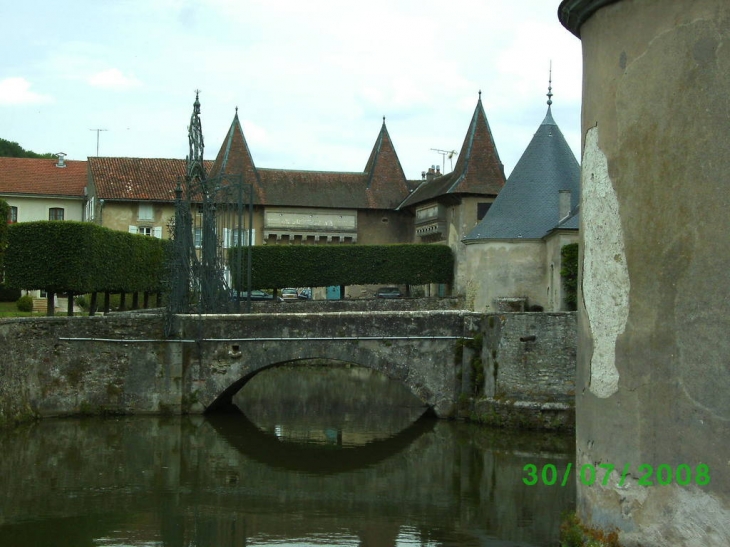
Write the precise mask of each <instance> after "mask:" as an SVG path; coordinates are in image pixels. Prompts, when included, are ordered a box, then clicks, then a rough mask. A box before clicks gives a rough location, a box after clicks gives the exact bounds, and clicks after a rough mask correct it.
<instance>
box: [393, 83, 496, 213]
mask: <svg viewBox="0 0 730 547" xmlns="http://www.w3.org/2000/svg"><path fill="white" fill-rule="evenodd" d="M504 183H505V180H504V166H503V165H502V162H501V161H500V159H499V154H498V153H497V147H496V145H495V144H494V138H493V136H492V130H491V129H490V128H489V122H488V121H487V115H486V114H485V112H484V107H483V106H482V95H481V91H480V92H479V100H478V101H477V106H476V108H475V109H474V114H473V115H472V118H471V122H470V123H469V129H468V130H467V132H466V137H464V143H463V144H462V145H461V152H459V157H458V159H457V161H456V166H455V167H454V170H453V171H452V172H451V173H447V174H445V175H443V176H441V177H437V178H434V179H432V180H430V181H425V182H422V183H421V184H420V185H419V186H418V188H417V189H416V190H415V191H414V192H413V193H412V194H411V195H410V196H408V198H406V200H405V201H404V202H403V203H401V205H400V206H399V209H403V208H405V207H410V206H412V205H416V204H418V203H422V202H424V201H428V200H432V199H436V198H438V197H439V196H443V195H446V194H470V195H485V196H496V195H497V194H498V193H499V192H500V190H501V189H502V187H503V186H504Z"/></svg>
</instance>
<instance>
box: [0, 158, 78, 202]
mask: <svg viewBox="0 0 730 547" xmlns="http://www.w3.org/2000/svg"><path fill="white" fill-rule="evenodd" d="M57 163H58V160H57V159H45V158H42V159H41V158H0V194H30V195H39V196H40V195H51V196H69V197H75V198H83V197H84V187H85V186H86V162H85V161H76V160H66V161H65V162H64V163H65V164H66V167H56V164H57Z"/></svg>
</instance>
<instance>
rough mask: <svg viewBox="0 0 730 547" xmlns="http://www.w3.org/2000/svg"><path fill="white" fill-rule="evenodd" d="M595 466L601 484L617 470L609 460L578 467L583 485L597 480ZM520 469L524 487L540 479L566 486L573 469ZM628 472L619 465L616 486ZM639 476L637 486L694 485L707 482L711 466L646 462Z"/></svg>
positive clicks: (549, 483)
mask: <svg viewBox="0 0 730 547" xmlns="http://www.w3.org/2000/svg"><path fill="white" fill-rule="evenodd" d="M596 467H598V469H603V470H605V472H606V473H605V474H604V476H603V480H602V481H601V484H602V485H603V486H607V485H608V484H609V480H610V478H611V473H612V472H613V471H614V470H618V468H617V467H616V466H615V465H613V464H610V463H599V464H598V465H597V466H595V465H593V464H590V463H587V464H585V465H583V466H581V468H580V472H579V473H578V479H579V480H580V482H581V483H582V484H584V485H586V486H591V485H592V484H594V483H595V482H596ZM522 470H523V471H524V472H525V473H526V474H527V476H526V477H523V478H522V482H524V483H525V484H526V485H527V486H534V485H536V484H537V483H538V482H541V481H542V483H543V484H544V485H546V486H553V485H555V484H559V485H560V486H565V485H567V484H568V481H569V477H570V473H571V471H572V470H573V464H572V463H568V465H567V467H566V468H565V470H564V471H563V473H559V472H558V469H557V467H556V466H555V465H553V464H552V463H548V464H545V465H543V466H542V469H541V470H540V472H539V473H538V468H537V466H536V465H535V464H532V463H528V464H527V465H525V466H524V467H523V468H522ZM630 471H631V464H629V463H626V464H624V465H623V467H622V468H621V478H620V479H619V481H618V485H619V486H623V485H624V483H625V482H626V477H627V475H628V474H629V473H630ZM638 475H639V478H638V481H637V484H638V485H639V486H654V485H655V484H657V485H665V484H671V483H672V482H674V483H676V484H678V485H680V486H687V485H689V484H691V483H692V482H693V481H694V483H695V484H696V485H697V486H706V485H708V484H710V467H709V466H708V465H706V464H704V463H701V464H698V465H697V466H696V467H695V468H694V469H693V468H692V467H690V466H689V465H687V464H684V463H682V464H679V465H678V466H677V468H676V469H674V468H672V466H671V465H667V464H661V465H658V466H657V467H656V470H655V469H654V467H653V466H651V465H649V464H646V463H645V464H641V465H640V466H639V467H638ZM558 479H559V480H558Z"/></svg>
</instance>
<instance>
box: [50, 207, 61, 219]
mask: <svg viewBox="0 0 730 547" xmlns="http://www.w3.org/2000/svg"><path fill="white" fill-rule="evenodd" d="M48 220H63V207H51V208H50V209H48Z"/></svg>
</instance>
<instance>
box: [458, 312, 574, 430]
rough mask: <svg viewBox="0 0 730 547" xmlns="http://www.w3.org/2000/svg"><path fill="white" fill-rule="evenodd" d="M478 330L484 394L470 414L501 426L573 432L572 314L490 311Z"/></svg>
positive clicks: (473, 406) (482, 420) (477, 418)
mask: <svg viewBox="0 0 730 547" xmlns="http://www.w3.org/2000/svg"><path fill="white" fill-rule="evenodd" d="M481 328H482V336H483V343H482V348H481V363H482V365H483V373H484V385H483V396H482V397H478V398H477V399H476V400H475V401H474V404H473V405H472V406H471V408H470V409H469V417H470V418H471V419H473V420H476V421H480V422H484V423H488V424H490V425H496V426H501V427H509V428H514V427H518V428H529V429H555V430H572V429H573V428H574V427H575V404H574V400H575V363H576V349H577V348H576V346H577V333H576V314H575V312H560V313H501V314H488V315H486V316H484V319H483V320H482V322H481ZM472 374H473V371H472Z"/></svg>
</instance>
